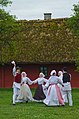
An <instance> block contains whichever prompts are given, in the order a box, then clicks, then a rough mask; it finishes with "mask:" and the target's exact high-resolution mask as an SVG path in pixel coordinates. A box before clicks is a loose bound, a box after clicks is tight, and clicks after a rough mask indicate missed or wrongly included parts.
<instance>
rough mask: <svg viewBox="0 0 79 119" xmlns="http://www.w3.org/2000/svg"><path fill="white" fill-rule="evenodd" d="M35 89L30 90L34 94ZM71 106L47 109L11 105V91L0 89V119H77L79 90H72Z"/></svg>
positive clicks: (40, 105)
mask: <svg viewBox="0 0 79 119" xmlns="http://www.w3.org/2000/svg"><path fill="white" fill-rule="evenodd" d="M34 91H35V89H32V94H34ZM72 96H73V106H72V107H69V106H68V105H65V106H64V107H47V106H45V105H44V104H43V103H37V102H29V103H17V104H16V105H15V106H14V105H12V89H0V119H79V89H73V90H72Z"/></svg>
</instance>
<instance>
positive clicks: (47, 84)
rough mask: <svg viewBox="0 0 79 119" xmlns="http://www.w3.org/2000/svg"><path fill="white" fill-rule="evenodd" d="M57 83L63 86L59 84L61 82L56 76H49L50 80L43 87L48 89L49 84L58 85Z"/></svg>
mask: <svg viewBox="0 0 79 119" xmlns="http://www.w3.org/2000/svg"><path fill="white" fill-rule="evenodd" d="M58 83H59V84H61V85H63V83H62V82H61V80H60V78H59V77H58V76H50V78H49V80H48V82H47V83H46V85H45V86H46V87H48V86H49V85H50V84H58Z"/></svg>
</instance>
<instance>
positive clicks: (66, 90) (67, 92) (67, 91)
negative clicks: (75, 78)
mask: <svg viewBox="0 0 79 119" xmlns="http://www.w3.org/2000/svg"><path fill="white" fill-rule="evenodd" d="M62 80H63V84H64V87H63V95H64V102H66V103H68V102H69V106H72V105H73V104H72V94H71V83H70V81H71V75H70V74H69V73H68V71H67V68H66V67H64V68H63V79H62Z"/></svg>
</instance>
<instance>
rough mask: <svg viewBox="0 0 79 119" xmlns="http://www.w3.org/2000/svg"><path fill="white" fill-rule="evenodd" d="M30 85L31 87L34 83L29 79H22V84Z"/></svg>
mask: <svg viewBox="0 0 79 119" xmlns="http://www.w3.org/2000/svg"><path fill="white" fill-rule="evenodd" d="M23 83H24V84H26V83H27V84H29V85H31V84H32V83H33V82H32V81H31V80H30V79H29V78H28V77H23V78H22V81H21V84H23Z"/></svg>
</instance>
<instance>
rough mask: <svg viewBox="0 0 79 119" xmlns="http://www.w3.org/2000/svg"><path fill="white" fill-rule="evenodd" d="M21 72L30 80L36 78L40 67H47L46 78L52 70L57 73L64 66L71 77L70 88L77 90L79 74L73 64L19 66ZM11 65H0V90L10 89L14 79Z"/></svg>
mask: <svg viewBox="0 0 79 119" xmlns="http://www.w3.org/2000/svg"><path fill="white" fill-rule="evenodd" d="M19 66H21V67H22V70H23V71H25V72H26V73H27V75H28V77H29V78H30V79H31V80H34V79H36V78H38V75H39V72H40V66H47V67H48V77H46V78H49V76H50V72H51V70H52V69H55V70H56V71H57V72H58V71H59V70H60V69H62V68H63V67H64V66H66V67H67V68H68V71H69V73H71V75H72V81H71V85H72V88H79V72H77V71H75V70H76V67H75V65H74V64H67V63H64V64H20V65H19ZM12 68H13V66H12V65H9V64H7V65H4V66H1V65H0V88H11V87H12V83H13V80H14V77H13V75H12ZM30 87H36V85H31V86H30Z"/></svg>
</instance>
